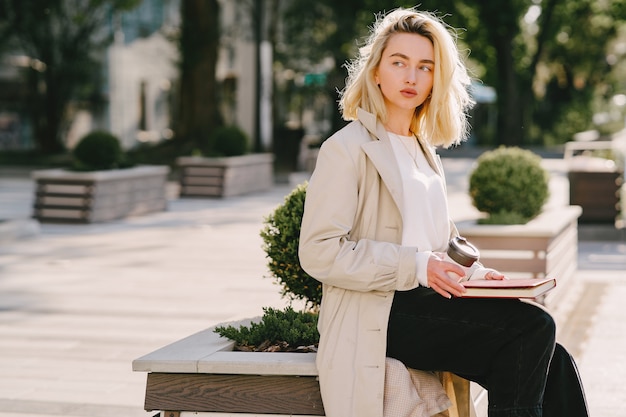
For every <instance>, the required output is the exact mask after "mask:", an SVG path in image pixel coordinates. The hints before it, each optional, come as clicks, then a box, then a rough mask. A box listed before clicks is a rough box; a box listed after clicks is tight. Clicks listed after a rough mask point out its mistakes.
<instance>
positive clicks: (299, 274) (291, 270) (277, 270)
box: [261, 184, 322, 306]
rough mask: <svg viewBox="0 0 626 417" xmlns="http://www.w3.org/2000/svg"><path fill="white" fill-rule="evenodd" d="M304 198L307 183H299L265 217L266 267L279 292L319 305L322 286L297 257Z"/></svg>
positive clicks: (264, 243)
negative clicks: (276, 282) (278, 287)
mask: <svg viewBox="0 0 626 417" xmlns="http://www.w3.org/2000/svg"><path fill="white" fill-rule="evenodd" d="M305 197H306V184H300V185H299V186H297V187H296V188H295V189H294V190H293V191H292V192H291V193H290V194H289V195H288V196H287V197H285V201H284V202H283V204H282V205H280V206H278V207H277V208H276V210H274V212H273V213H272V214H270V215H269V216H268V217H267V218H266V219H265V227H264V228H263V229H262V230H261V237H262V238H263V249H264V250H265V252H266V254H267V258H269V260H270V261H269V263H268V267H269V269H270V271H271V272H272V275H273V276H274V278H275V279H276V280H277V281H278V283H279V284H280V285H281V287H282V292H281V294H282V295H283V296H288V297H290V298H291V299H298V300H304V301H306V302H307V304H310V305H312V306H318V305H319V303H320V302H321V300H322V285H321V283H320V282H319V281H317V280H316V279H315V278H313V277H311V276H310V275H309V274H307V273H306V272H305V271H304V270H303V269H302V267H301V266H300V259H299V258H298V245H299V243H300V223H301V222H302V215H303V213H304V199H305Z"/></svg>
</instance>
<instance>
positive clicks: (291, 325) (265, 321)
mask: <svg viewBox="0 0 626 417" xmlns="http://www.w3.org/2000/svg"><path fill="white" fill-rule="evenodd" d="M263 311H264V314H263V317H262V319H261V321H260V322H258V323H252V324H250V327H246V326H240V327H239V328H236V327H234V326H218V327H216V328H215V332H216V333H218V334H219V335H220V336H223V337H226V338H228V339H231V340H233V341H234V342H235V346H236V349H237V350H245V351H267V350H273V351H289V350H291V351H293V350H303V349H302V347H310V346H312V345H315V344H316V343H317V342H318V340H319V333H318V331H317V314H314V313H311V312H302V311H294V310H293V308H291V307H287V308H286V309H285V310H284V311H281V310H276V309H273V308H270V307H267V308H264V309H263ZM304 350H307V349H304Z"/></svg>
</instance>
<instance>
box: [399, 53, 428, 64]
mask: <svg viewBox="0 0 626 417" xmlns="http://www.w3.org/2000/svg"><path fill="white" fill-rule="evenodd" d="M389 56H390V57H394V56H397V57H399V58H403V59H406V60H409V59H410V58H409V57H408V56H407V55H405V54H403V53H402V52H394V53H393V54H391V55H389ZM419 62H423V63H426V64H433V65H434V64H435V61H433V60H432V59H420V61H419Z"/></svg>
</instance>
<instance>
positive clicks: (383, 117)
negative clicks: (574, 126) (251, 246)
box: [299, 9, 587, 417]
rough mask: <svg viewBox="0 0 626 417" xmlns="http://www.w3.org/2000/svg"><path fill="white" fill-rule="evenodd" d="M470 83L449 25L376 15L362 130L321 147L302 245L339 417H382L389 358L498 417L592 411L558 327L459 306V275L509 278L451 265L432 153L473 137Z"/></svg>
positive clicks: (356, 123) (359, 122)
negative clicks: (468, 387) (319, 294)
mask: <svg viewBox="0 0 626 417" xmlns="http://www.w3.org/2000/svg"><path fill="white" fill-rule="evenodd" d="M469 81H470V80H469V77H468V75H467V71H466V69H465V67H464V65H463V63H462V60H461V59H460V57H459V53H458V50H457V47H456V43H455V39H454V37H453V36H452V35H451V34H450V32H449V31H448V30H447V28H446V26H445V25H444V24H443V23H442V22H441V21H440V20H439V19H438V18H436V17H434V16H433V15H431V14H428V13H423V12H417V11H415V10H413V9H410V10H406V9H398V10H396V11H394V12H392V13H390V14H388V15H387V16H385V17H384V18H381V19H379V20H378V21H377V22H376V25H375V27H374V28H373V31H372V34H371V36H370V38H369V41H368V43H367V44H366V46H365V47H364V48H362V49H361V51H360V56H359V58H358V59H357V60H356V61H354V62H353V63H352V65H351V66H350V67H349V77H348V81H347V85H346V88H345V90H344V91H343V93H342V97H341V101H340V108H341V110H342V113H343V117H344V119H346V120H352V122H351V123H350V124H348V125H347V126H346V127H345V128H343V129H341V130H340V131H338V132H337V133H335V134H334V135H333V136H332V137H330V138H329V139H328V140H326V141H325V142H324V144H323V146H322V148H321V149H320V153H319V156H318V159H317V165H316V168H315V171H314V173H313V175H312V177H311V180H310V182H309V185H308V189H307V197H306V202H305V211H304V216H303V219H302V227H301V235H300V248H299V256H300V261H301V264H302V267H303V268H304V269H305V270H306V271H307V272H308V273H309V274H310V275H311V276H313V277H315V278H316V279H318V280H319V281H321V282H322V283H323V298H322V304H321V308H320V317H319V331H320V336H321V337H320V344H319V351H318V355H317V365H318V371H319V375H320V387H321V391H322V399H323V401H324V408H325V411H326V415H327V416H329V417H370V416H371V417H381V416H383V401H384V398H383V397H384V389H385V360H386V357H390V358H395V359H397V360H399V361H401V362H402V363H404V365H406V366H407V367H410V368H415V369H420V370H426V371H449V372H453V373H456V374H458V375H461V376H463V377H465V378H467V379H469V380H472V381H476V382H478V383H480V384H481V385H482V386H484V387H485V388H486V389H487V390H488V394H489V415H490V416H498V417H500V416H502V417H503V416H537V417H538V416H542V415H543V416H568V417H571V416H586V415H587V411H586V404H585V399H584V394H583V391H582V387H581V384H580V381H579V379H578V374H577V371H576V368H575V365H574V363H573V361H572V360H571V357H570V356H569V354H568V353H567V352H566V351H565V350H564V349H563V348H562V347H561V346H559V345H557V344H556V343H555V324H554V321H553V319H552V317H551V316H550V315H549V314H548V313H547V312H546V311H544V309H542V308H541V307H539V306H536V305H533V304H530V303H525V302H521V301H518V300H494V299H465V298H458V297H459V296H460V295H461V294H462V293H463V292H464V287H463V285H462V284H461V283H460V281H461V280H462V279H465V278H474V277H475V276H480V277H484V278H486V279H503V278H504V277H503V275H502V274H500V273H498V272H497V271H494V270H491V269H486V268H483V267H482V266H480V265H479V266H478V269H476V268H475V270H473V271H472V273H471V275H472V276H471V277H465V274H464V272H463V270H462V269H461V268H460V267H459V266H458V265H455V264H453V263H450V262H446V261H445V260H443V255H442V253H443V252H445V250H446V249H447V246H448V242H449V239H450V238H451V237H453V236H455V235H456V234H457V231H456V228H455V227H454V225H453V224H452V223H451V222H450V221H449V218H448V207H447V199H446V190H445V180H444V177H443V170H442V166H441V163H440V161H439V159H438V157H437V155H436V154H435V151H434V149H435V147H436V146H443V147H448V146H451V145H453V144H456V143H458V142H460V141H461V140H462V139H464V138H465V137H466V135H467V130H468V123H467V119H466V111H467V110H468V109H469V108H470V107H471V105H472V102H471V99H470V97H469V96H468V93H467V87H468V84H469ZM544 392H545V395H544ZM433 413H436V410H435V411H433ZM542 413H543V414H542Z"/></svg>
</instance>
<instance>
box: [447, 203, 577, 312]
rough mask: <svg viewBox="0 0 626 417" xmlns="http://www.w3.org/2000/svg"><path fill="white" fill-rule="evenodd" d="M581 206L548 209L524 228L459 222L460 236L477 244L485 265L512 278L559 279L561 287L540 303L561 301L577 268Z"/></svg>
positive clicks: (521, 226) (520, 226) (523, 226)
mask: <svg viewBox="0 0 626 417" xmlns="http://www.w3.org/2000/svg"><path fill="white" fill-rule="evenodd" d="M581 213H582V209H581V208H580V207H579V206H564V207H556V208H552V209H549V210H545V211H544V212H542V213H541V214H539V216H537V217H536V218H534V219H532V220H531V221H530V222H528V223H526V224H524V225H479V224H477V223H476V222H475V221H466V222H459V223H458V224H457V228H458V230H459V233H460V234H461V235H462V236H464V237H466V238H467V239H468V240H469V241H470V242H472V243H473V244H475V245H476V246H477V247H478V249H480V253H481V257H480V259H481V262H482V263H483V265H485V266H489V267H492V268H495V269H497V270H499V271H501V272H502V273H504V274H506V275H509V276H510V277H511V278H515V277H517V278H529V277H534V278H539V277H545V276H551V277H555V278H557V287H556V288H555V289H554V290H552V291H550V292H549V293H548V295H547V296H546V297H545V298H544V299H542V300H540V301H542V302H543V303H544V304H546V305H549V304H552V302H553V301H554V300H558V296H559V294H560V293H561V291H562V290H563V289H564V288H565V286H566V285H567V281H568V280H569V279H571V278H572V277H573V276H574V274H575V272H576V268H577V259H578V218H579V217H580V215H581Z"/></svg>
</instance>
